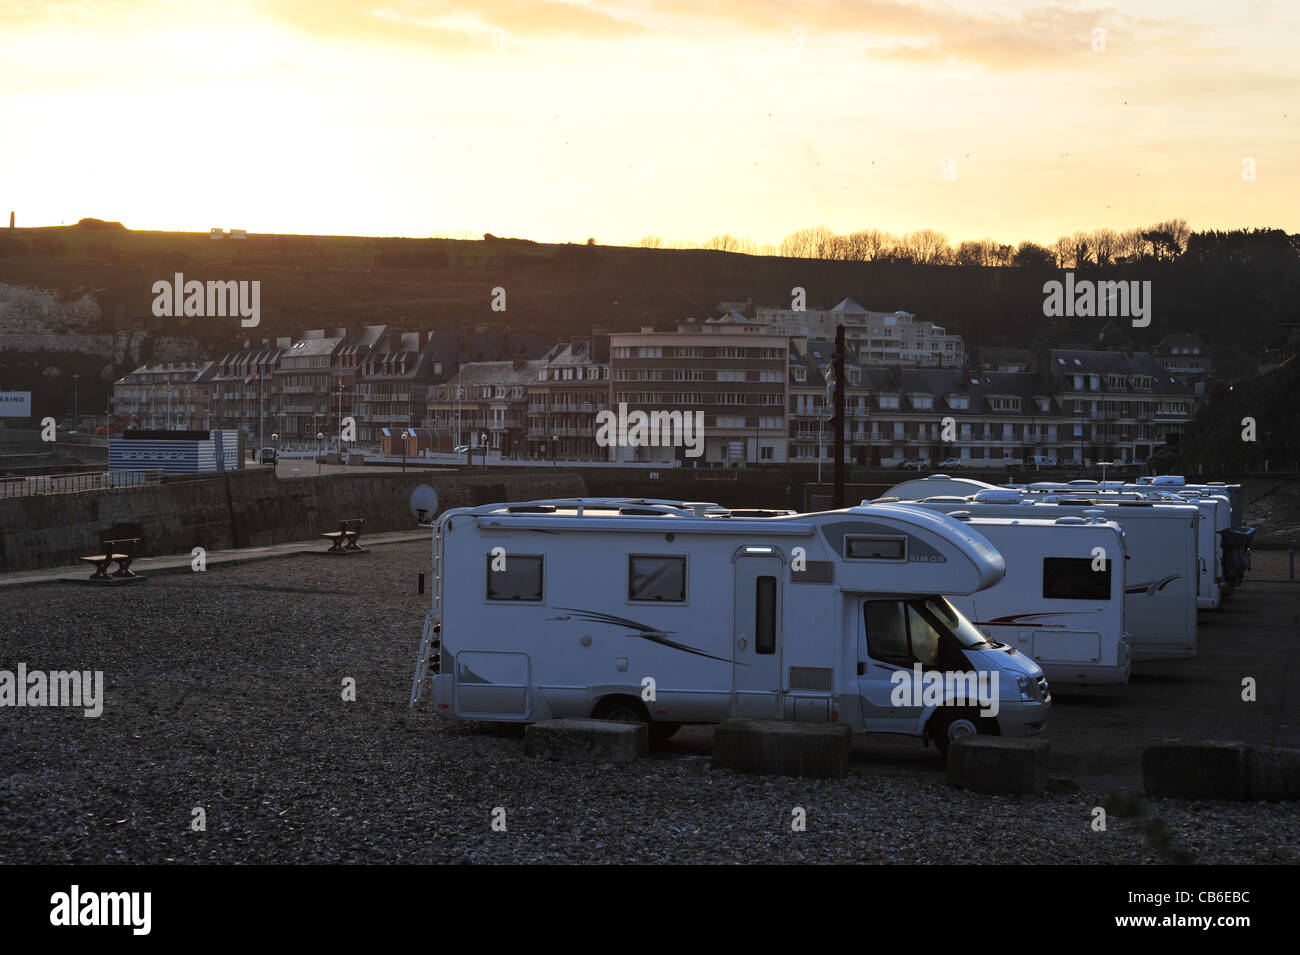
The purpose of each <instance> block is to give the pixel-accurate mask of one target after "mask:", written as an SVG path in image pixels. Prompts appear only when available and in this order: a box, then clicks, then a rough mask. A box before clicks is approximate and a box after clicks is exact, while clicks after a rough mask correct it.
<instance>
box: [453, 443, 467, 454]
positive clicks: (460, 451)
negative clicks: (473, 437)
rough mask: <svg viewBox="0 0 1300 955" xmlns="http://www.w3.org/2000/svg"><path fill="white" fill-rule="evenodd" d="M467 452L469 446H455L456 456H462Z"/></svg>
mask: <svg viewBox="0 0 1300 955" xmlns="http://www.w3.org/2000/svg"><path fill="white" fill-rule="evenodd" d="M467 451H469V445H468V444H458V445H456V448H455V452H456V453H457V454H464V453H466V452H467Z"/></svg>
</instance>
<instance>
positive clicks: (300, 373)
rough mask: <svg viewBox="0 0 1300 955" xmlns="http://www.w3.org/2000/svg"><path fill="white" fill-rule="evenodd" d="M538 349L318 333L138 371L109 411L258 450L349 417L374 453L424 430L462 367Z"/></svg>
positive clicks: (373, 328)
mask: <svg viewBox="0 0 1300 955" xmlns="http://www.w3.org/2000/svg"><path fill="white" fill-rule="evenodd" d="M542 350H543V349H542V344H541V340H540V339H538V338H537V336H536V335H533V334H531V333H518V334H516V333H514V332H512V331H509V330H506V331H496V330H492V329H490V328H488V327H487V326H476V327H474V328H473V329H469V328H465V329H461V330H460V331H447V332H442V331H428V330H422V331H411V330H408V329H405V328H401V327H397V326H392V325H364V326H354V327H350V328H333V329H314V330H309V331H306V332H304V333H302V334H301V335H300V336H297V337H296V338H279V339H275V340H264V341H262V342H260V343H254V342H245V343H244V344H243V345H242V347H240V348H238V349H236V350H233V351H230V352H227V353H226V354H224V355H222V356H221V357H220V358H218V359H216V360H214V361H210V362H202V363H190V364H185V365H177V364H159V365H144V366H141V367H140V368H137V369H135V370H134V371H132V372H130V373H129V374H127V375H125V376H123V377H122V378H121V379H119V380H118V381H117V382H115V383H114V388H113V398H112V403H113V406H114V411H115V413H116V414H117V415H118V416H119V417H123V418H126V419H127V420H129V421H130V422H131V423H132V425H134V426H135V427H141V428H165V429H192V430H210V429H240V430H242V431H244V432H245V434H247V435H249V437H250V438H253V439H256V441H257V443H258V444H259V445H267V444H269V443H271V441H272V439H273V438H274V439H275V440H277V441H278V442H280V444H281V446H284V445H286V444H292V443H294V442H301V443H314V442H315V441H317V440H318V439H317V435H326V436H328V438H329V440H330V442H333V441H335V440H336V439H337V437H338V436H339V434H340V433H341V429H342V423H343V422H344V421H345V420H346V419H349V418H351V419H352V420H353V421H355V423H356V439H355V440H356V442H357V443H358V444H360V445H363V446H367V447H371V446H373V447H378V446H379V445H380V444H381V443H382V436H383V433H384V430H385V429H390V430H391V429H395V428H403V429H404V428H411V427H417V426H420V425H422V424H423V423H424V419H425V418H426V416H427V413H428V395H429V390H430V388H431V387H433V386H435V385H437V384H439V383H441V382H445V381H447V380H448V379H449V378H451V377H452V376H453V375H455V374H456V373H457V371H458V369H459V368H460V367H461V366H462V365H464V364H466V363H471V362H478V361H482V360H485V359H493V358H499V357H502V356H512V355H516V354H523V355H526V356H531V357H535V356H538V355H540V354H541V353H542Z"/></svg>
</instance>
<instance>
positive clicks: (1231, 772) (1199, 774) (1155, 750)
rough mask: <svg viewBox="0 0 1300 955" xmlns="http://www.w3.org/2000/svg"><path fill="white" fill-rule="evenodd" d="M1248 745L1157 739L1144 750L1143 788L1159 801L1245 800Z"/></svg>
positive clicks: (1211, 741) (1214, 741)
mask: <svg viewBox="0 0 1300 955" xmlns="http://www.w3.org/2000/svg"><path fill="white" fill-rule="evenodd" d="M1245 769H1246V744H1245V743H1230V742H1220V741H1219V740H1197V739H1157V740H1152V741H1151V742H1150V743H1148V744H1147V745H1146V747H1145V748H1144V749H1143V750H1142V788H1143V789H1144V790H1146V794H1147V795H1148V796H1151V797H1154V798H1157V799H1165V798H1168V799H1242V798H1243V797H1244V796H1245Z"/></svg>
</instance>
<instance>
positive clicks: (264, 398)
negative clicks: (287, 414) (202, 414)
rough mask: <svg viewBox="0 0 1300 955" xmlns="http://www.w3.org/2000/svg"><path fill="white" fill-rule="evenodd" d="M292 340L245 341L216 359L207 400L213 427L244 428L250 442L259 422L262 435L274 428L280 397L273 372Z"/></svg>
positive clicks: (274, 372)
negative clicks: (208, 399)
mask: <svg viewBox="0 0 1300 955" xmlns="http://www.w3.org/2000/svg"><path fill="white" fill-rule="evenodd" d="M291 344H292V340H291V339H288V338H279V339H276V340H275V341H273V342H272V341H270V340H265V341H263V342H261V343H260V344H254V343H252V342H245V343H244V345H243V347H242V348H240V349H238V350H237V351H230V352H226V353H225V354H224V355H222V356H221V357H220V358H218V359H217V360H216V362H215V365H216V368H215V370H214V374H213V376H212V397H211V402H210V407H211V409H212V427H213V428H216V429H219V430H240V431H243V432H244V434H245V435H247V436H248V437H249V438H250V439H252V440H250V444H251V443H253V441H254V440H255V439H256V438H257V437H258V434H257V428H258V425H259V423H260V424H261V426H262V431H263V436H269V435H270V434H271V433H273V432H274V430H275V428H276V427H277V425H276V410H277V408H278V406H279V399H280V395H279V394H278V392H276V390H275V386H274V382H275V374H276V372H277V370H278V369H279V367H280V356H281V355H283V354H284V352H285V350H286V349H287V348H288V347H289V346H290V345H291Z"/></svg>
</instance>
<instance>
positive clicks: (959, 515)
mask: <svg viewBox="0 0 1300 955" xmlns="http://www.w3.org/2000/svg"><path fill="white" fill-rule="evenodd" d="M931 500H934V499H933V498H931ZM948 516H949V517H951V518H952V519H953V520H955V521H969V520H970V511H949V512H948Z"/></svg>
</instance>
